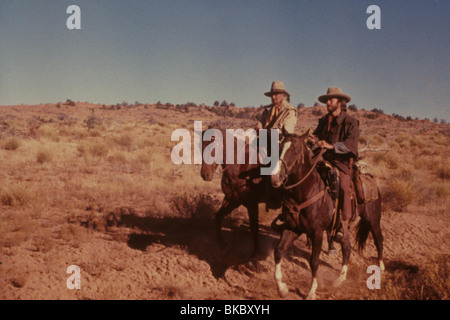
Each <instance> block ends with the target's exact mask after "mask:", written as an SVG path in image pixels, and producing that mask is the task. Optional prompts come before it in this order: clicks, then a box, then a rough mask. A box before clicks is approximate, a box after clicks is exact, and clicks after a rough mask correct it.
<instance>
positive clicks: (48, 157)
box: [36, 150, 52, 163]
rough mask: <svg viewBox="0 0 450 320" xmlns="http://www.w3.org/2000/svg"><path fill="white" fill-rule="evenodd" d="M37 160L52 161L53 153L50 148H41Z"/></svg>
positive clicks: (41, 161) (42, 161) (40, 161)
mask: <svg viewBox="0 0 450 320" xmlns="http://www.w3.org/2000/svg"><path fill="white" fill-rule="evenodd" d="M36 161H37V162H39V163H45V162H50V161H52V153H51V152H50V151H49V150H40V151H38V152H37V154H36Z"/></svg>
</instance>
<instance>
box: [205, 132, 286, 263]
mask: <svg viewBox="0 0 450 320" xmlns="http://www.w3.org/2000/svg"><path fill="white" fill-rule="evenodd" d="M217 130H219V131H220V132H221V134H222V137H223V138H224V141H223V143H222V146H223V150H219V151H220V152H223V159H224V161H223V162H225V159H226V158H227V143H229V142H228V141H227V139H225V137H226V130H225V129H217ZM203 134H204V133H203ZM202 141H203V142H202V153H203V151H204V150H205V148H207V147H208V146H210V144H211V143H212V141H204V139H202ZM237 146H238V144H237V139H236V138H234V161H233V164H221V165H220V166H221V167H222V181H221V187H222V191H223V193H224V195H225V197H224V199H223V202H222V206H221V207H220V209H219V211H217V213H216V216H215V227H216V234H217V240H218V242H219V244H220V245H221V246H224V241H223V237H222V231H221V225H222V220H223V218H224V217H225V216H227V215H228V214H230V213H231V212H232V211H233V210H234V209H236V208H238V207H239V206H241V205H243V206H244V207H246V208H247V211H248V216H249V220H250V231H251V234H252V238H253V245H254V248H253V255H257V254H258V253H259V251H260V247H259V236H258V230H259V221H258V216H259V212H258V204H259V203H267V199H268V196H267V194H268V192H267V185H268V186H269V187H270V181H267V182H268V184H267V183H265V181H264V179H269V178H270V176H261V175H260V169H261V164H258V163H255V164H251V163H250V161H249V156H250V146H249V144H248V143H247V144H246V145H245V149H243V150H238V149H237ZM214 151H215V150H214ZM240 152H245V159H246V161H245V163H244V164H238V161H237V157H238V155H240ZM213 156H214V154H213ZM217 167H218V164H217V163H216V162H213V163H210V164H207V163H206V162H205V159H202V167H201V176H202V178H203V180H205V181H211V180H212V178H213V175H214V173H215V171H216V169H217ZM277 193H278V191H276V190H271V192H270V197H272V198H273V197H277ZM278 197H279V196H278ZM273 203H274V201H273V200H271V204H272V205H273ZM276 207H277V205H275V206H274V207H272V208H273V209H275V208H276ZM280 207H281V204H279V205H278V208H280Z"/></svg>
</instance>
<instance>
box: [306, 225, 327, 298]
mask: <svg viewBox="0 0 450 320" xmlns="http://www.w3.org/2000/svg"><path fill="white" fill-rule="evenodd" d="M311 240H312V252H311V258H310V261H309V266H310V267H311V274H312V281H311V289H310V290H309V293H308V296H307V297H306V299H307V300H315V299H316V290H317V270H318V269H319V257H320V252H321V251H322V241H323V231H321V230H314V232H313V234H312V237H311Z"/></svg>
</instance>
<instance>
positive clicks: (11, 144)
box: [1, 137, 21, 150]
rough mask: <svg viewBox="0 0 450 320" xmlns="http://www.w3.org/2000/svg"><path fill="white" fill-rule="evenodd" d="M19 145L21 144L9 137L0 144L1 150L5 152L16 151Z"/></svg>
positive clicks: (14, 138)
mask: <svg viewBox="0 0 450 320" xmlns="http://www.w3.org/2000/svg"><path fill="white" fill-rule="evenodd" d="M20 145H21V143H20V141H19V139H17V138H16V137H9V138H7V139H5V141H3V143H2V144H1V146H2V148H3V149H5V150H17V149H18V148H19V147H20Z"/></svg>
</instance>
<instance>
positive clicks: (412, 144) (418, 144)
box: [410, 137, 427, 149]
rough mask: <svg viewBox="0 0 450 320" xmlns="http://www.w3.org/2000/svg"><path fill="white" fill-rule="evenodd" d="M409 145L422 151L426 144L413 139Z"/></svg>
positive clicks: (419, 139) (416, 138) (418, 139)
mask: <svg viewBox="0 0 450 320" xmlns="http://www.w3.org/2000/svg"><path fill="white" fill-rule="evenodd" d="M410 145H411V147H419V148H420V149H422V148H425V147H426V146H427V143H426V142H425V141H424V140H423V139H421V138H419V137H414V138H412V139H411V140H410Z"/></svg>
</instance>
